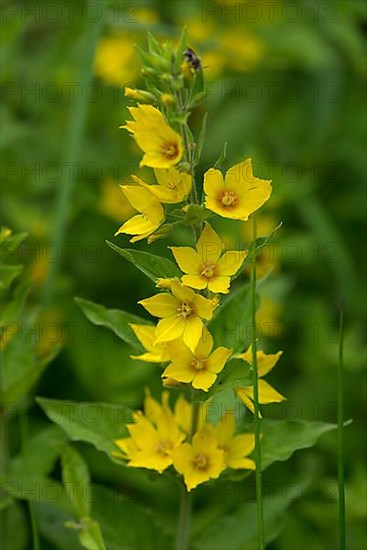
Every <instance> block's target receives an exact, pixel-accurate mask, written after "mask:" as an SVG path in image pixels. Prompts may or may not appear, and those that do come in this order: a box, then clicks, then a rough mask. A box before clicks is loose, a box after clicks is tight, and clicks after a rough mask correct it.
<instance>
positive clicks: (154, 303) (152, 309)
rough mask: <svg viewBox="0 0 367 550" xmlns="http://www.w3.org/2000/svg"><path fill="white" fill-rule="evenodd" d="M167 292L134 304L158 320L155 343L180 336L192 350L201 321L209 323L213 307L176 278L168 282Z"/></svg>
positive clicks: (199, 334)
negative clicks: (170, 283)
mask: <svg viewBox="0 0 367 550" xmlns="http://www.w3.org/2000/svg"><path fill="white" fill-rule="evenodd" d="M171 292H172V294H169V293H168V292H162V293H161V294H156V295H155V296H152V297H151V298H147V299H146V300H141V301H140V302H138V303H139V304H141V305H142V306H143V307H144V308H145V309H146V310H147V311H149V313H151V315H154V316H155V317H159V318H160V319H161V320H160V321H159V323H158V325H157V328H156V332H155V336H156V339H155V342H154V343H155V344H158V343H159V342H169V341H171V340H175V339H176V338H181V337H182V338H183V341H184V343H185V344H186V345H187V346H188V347H189V348H190V349H191V350H192V351H194V350H195V348H196V346H197V344H198V342H199V340H200V336H201V333H202V330H203V326H204V325H203V322H202V319H206V320H208V321H209V320H210V319H211V318H212V316H213V311H214V305H213V304H212V303H211V301H210V300H207V299H206V298H204V297H203V296H200V294H196V293H195V292H194V291H193V290H191V288H188V287H185V286H184V285H183V284H181V283H180V281H179V280H178V279H176V280H175V281H174V282H173V283H172V285H171Z"/></svg>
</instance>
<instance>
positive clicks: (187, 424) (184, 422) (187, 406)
mask: <svg viewBox="0 0 367 550" xmlns="http://www.w3.org/2000/svg"><path fill="white" fill-rule="evenodd" d="M207 403H208V401H206V402H205V403H199V413H198V418H197V431H199V430H200V428H201V426H202V425H203V424H204V422H205V421H206V405H207ZM192 413H193V406H192V405H191V403H189V402H188V401H187V400H186V399H185V398H184V396H183V395H182V394H180V395H179V397H178V399H177V401H176V403H175V406H174V417H175V422H176V424H177V425H178V426H179V427H180V429H181V430H182V431H184V432H185V434H186V435H188V434H189V433H190V431H191V424H192Z"/></svg>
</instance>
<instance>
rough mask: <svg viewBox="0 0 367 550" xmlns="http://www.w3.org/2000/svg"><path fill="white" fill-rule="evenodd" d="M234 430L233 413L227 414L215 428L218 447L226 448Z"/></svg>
mask: <svg viewBox="0 0 367 550" xmlns="http://www.w3.org/2000/svg"><path fill="white" fill-rule="evenodd" d="M235 428H236V419H235V416H234V414H233V413H231V412H227V413H226V414H225V415H224V418H222V419H221V421H220V422H218V424H217V425H216V426H215V437H216V438H217V441H218V445H219V447H228V445H229V443H230V441H231V440H232V437H233V434H234V432H235Z"/></svg>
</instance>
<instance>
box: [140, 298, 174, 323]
mask: <svg viewBox="0 0 367 550" xmlns="http://www.w3.org/2000/svg"><path fill="white" fill-rule="evenodd" d="M138 304H140V305H142V306H143V307H144V308H145V309H146V310H147V311H149V313H150V314H151V315H154V317H171V316H173V315H177V307H178V303H177V300H176V299H175V297H174V296H171V294H168V293H167V292H162V293H161V294H155V295H154V296H151V297H150V298H146V299H145V300H140V302H138Z"/></svg>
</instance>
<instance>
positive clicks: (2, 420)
mask: <svg viewBox="0 0 367 550" xmlns="http://www.w3.org/2000/svg"><path fill="white" fill-rule="evenodd" d="M7 416H8V411H7V409H6V405H0V477H1V479H3V477H4V474H5V472H6V467H7V461H8V425H7V424H8V423H7ZM7 516H8V509H7V508H3V509H2V510H0V527H1V529H0V548H6V544H7V536H8V529H7V519H8V518H7Z"/></svg>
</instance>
